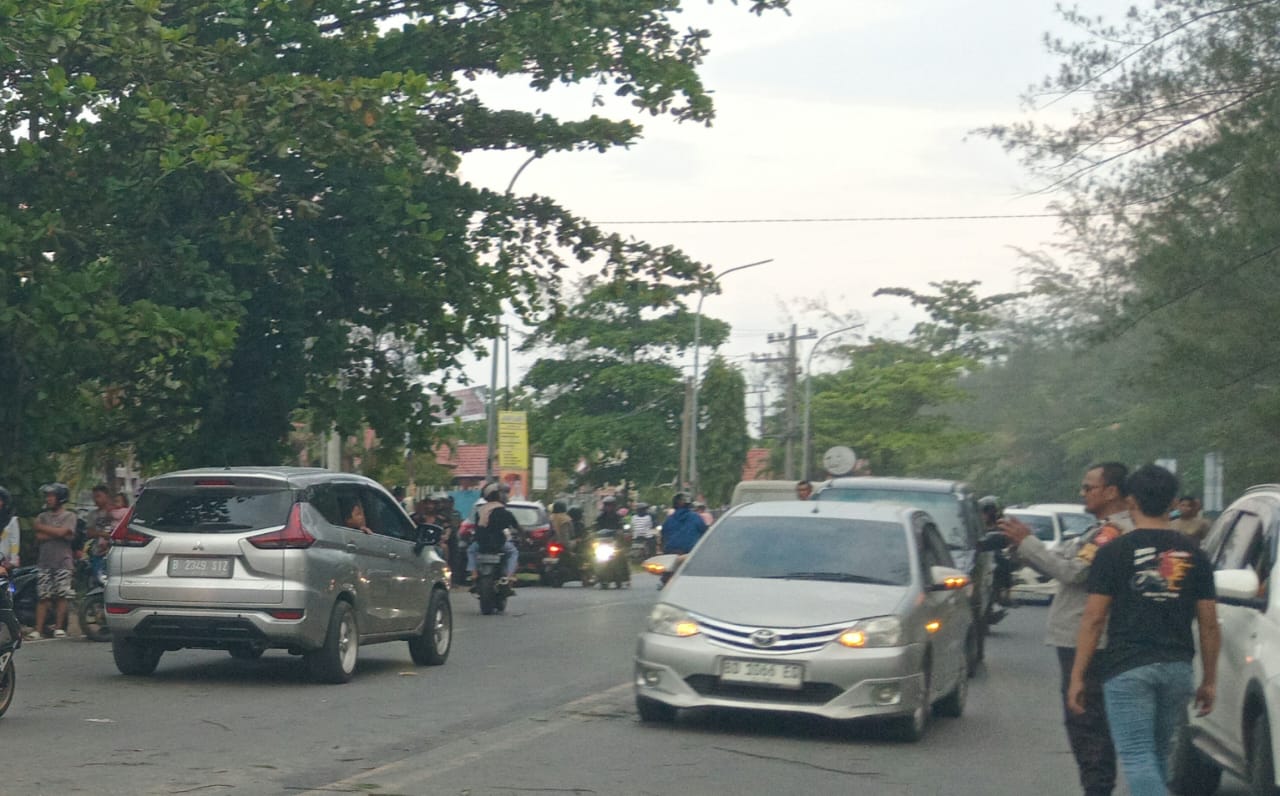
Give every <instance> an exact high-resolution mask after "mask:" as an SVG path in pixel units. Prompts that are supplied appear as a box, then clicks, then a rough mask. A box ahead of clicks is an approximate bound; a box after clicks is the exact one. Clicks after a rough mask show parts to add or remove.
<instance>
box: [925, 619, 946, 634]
mask: <svg viewBox="0 0 1280 796" xmlns="http://www.w3.org/2000/svg"><path fill="white" fill-rule="evenodd" d="M924 629H925V630H927V631H929V632H930V633H937V632H938V631H939V630H941V629H942V623H941V622H939V621H938V620H937V619H931V620H929V621H928V622H925V623H924Z"/></svg>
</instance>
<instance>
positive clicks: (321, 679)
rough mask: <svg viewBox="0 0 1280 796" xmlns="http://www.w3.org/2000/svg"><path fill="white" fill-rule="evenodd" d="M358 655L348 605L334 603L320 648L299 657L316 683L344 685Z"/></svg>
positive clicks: (356, 633)
mask: <svg viewBox="0 0 1280 796" xmlns="http://www.w3.org/2000/svg"><path fill="white" fill-rule="evenodd" d="M359 655H360V632H359V628H358V627H357V626H356V617H355V614H354V613H353V612H352V610H351V604H350V603H348V602H347V601H346V600H338V601H337V602H336V603H334V604H333V613H332V614H330V615H329V630H328V632H327V633H325V637H324V646H322V647H321V648H320V649H318V650H310V651H309V652H307V653H306V654H305V655H303V660H304V661H306V664H307V669H308V670H309V671H310V673H311V679H313V680H315V681H316V682H317V683H333V684H335V685H337V684H341V683H346V682H349V681H350V680H351V676H352V675H353V674H355V672H356V660H357V658H359Z"/></svg>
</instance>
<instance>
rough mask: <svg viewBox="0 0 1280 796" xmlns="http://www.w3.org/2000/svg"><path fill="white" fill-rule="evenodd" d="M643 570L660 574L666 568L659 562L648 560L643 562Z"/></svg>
mask: <svg viewBox="0 0 1280 796" xmlns="http://www.w3.org/2000/svg"><path fill="white" fill-rule="evenodd" d="M644 571H645V572H648V573H650V574H652V575H661V574H662V573H664V572H666V571H667V568H666V567H664V566H662V565H661V564H650V563H648V562H645V564H644Z"/></svg>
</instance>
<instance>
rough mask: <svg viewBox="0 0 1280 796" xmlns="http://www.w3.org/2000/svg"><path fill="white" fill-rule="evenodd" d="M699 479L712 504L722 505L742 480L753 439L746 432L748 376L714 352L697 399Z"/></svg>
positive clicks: (708, 500)
mask: <svg viewBox="0 0 1280 796" xmlns="http://www.w3.org/2000/svg"><path fill="white" fill-rule="evenodd" d="M698 408H699V414H700V415H701V417H700V418H699V420H698V422H699V427H698V479H699V482H700V485H701V487H702V494H703V496H704V497H706V499H707V504H708V505H710V506H723V505H727V504H728V503H729V499H730V498H731V497H732V496H733V488H734V486H736V485H737V483H738V482H739V481H740V480H742V467H743V465H745V464H746V463H747V449H748V448H750V447H751V439H750V437H749V436H748V435H747V380H746V378H745V377H744V376H743V375H742V371H741V370H740V369H738V368H735V367H733V366H732V365H730V364H729V363H728V362H726V361H725V360H724V358H722V357H719V356H715V357H712V358H711V361H710V362H709V363H708V364H707V372H706V375H705V376H704V377H703V379H702V389H701V391H700V392H699V400H698Z"/></svg>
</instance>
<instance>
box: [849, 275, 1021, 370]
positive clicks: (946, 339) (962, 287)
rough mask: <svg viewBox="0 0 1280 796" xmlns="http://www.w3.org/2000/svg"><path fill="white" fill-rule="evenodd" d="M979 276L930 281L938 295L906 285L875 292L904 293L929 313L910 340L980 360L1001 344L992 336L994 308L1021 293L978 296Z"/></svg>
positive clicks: (940, 352) (996, 319)
mask: <svg viewBox="0 0 1280 796" xmlns="http://www.w3.org/2000/svg"><path fill="white" fill-rule="evenodd" d="M979 284H981V283H980V282H979V281H978V280H976V279H975V280H972V281H969V282H960V281H957V280H954V279H948V280H944V281H942V282H930V283H929V286H930V287H932V288H933V289H934V290H937V291H938V294H937V295H936V296H931V295H929V294H927V293H919V292H917V291H914V290H911V289H909V288H905V287H882V288H880V289H878V290H876V292H875V293H874V294H873V295H876V296H901V297H902V298H906V299H908V300H910V301H911V303H912V304H913V305H915V306H917V307H921V308H923V309H924V311H925V312H927V313H928V314H929V320H928V321H921V322H920V323H917V324H916V325H915V326H914V327H912V329H911V342H912V343H913V344H914V345H916V346H918V347H920V348H921V349H923V350H925V351H928V352H930V353H933V354H937V355H939V356H958V357H965V358H967V359H971V360H973V361H975V362H981V361H983V360H985V359H989V358H990V357H992V356H994V355H996V354H998V353H999V352H1000V348H999V346H998V345H996V344H995V343H993V342H992V341H991V339H990V337H991V333H992V331H993V330H995V329H996V327H997V326H998V325H999V316H998V315H997V314H996V313H995V310H996V309H998V308H999V307H1001V306H1002V305H1005V304H1008V303H1009V302H1010V301H1013V300H1015V299H1018V298H1021V297H1022V295H1023V294H1021V293H996V294H994V295H991V296H979V295H978V293H977V291H976V290H974V288H975V287H977V286H978V285H979Z"/></svg>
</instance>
